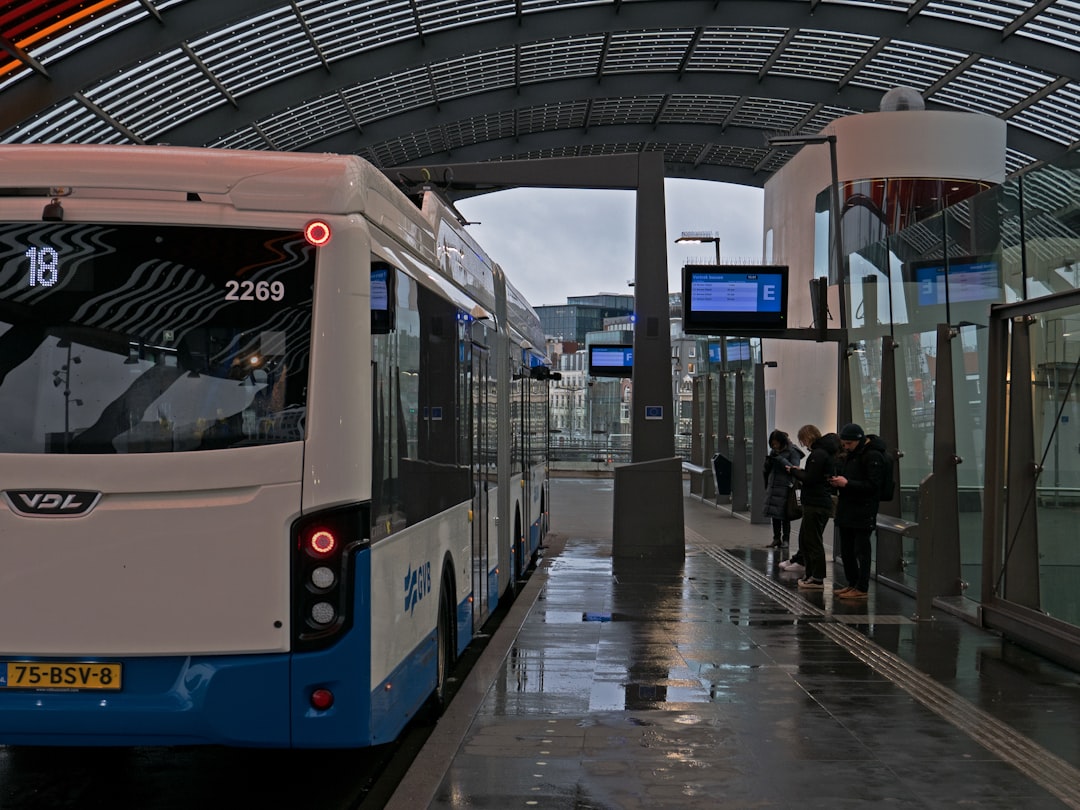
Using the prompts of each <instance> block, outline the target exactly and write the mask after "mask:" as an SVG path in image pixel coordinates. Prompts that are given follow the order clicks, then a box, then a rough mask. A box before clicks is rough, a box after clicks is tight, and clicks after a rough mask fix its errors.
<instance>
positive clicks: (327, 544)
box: [308, 529, 337, 557]
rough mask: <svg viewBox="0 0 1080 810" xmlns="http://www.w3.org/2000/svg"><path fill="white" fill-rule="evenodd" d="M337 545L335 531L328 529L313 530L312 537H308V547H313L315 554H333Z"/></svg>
mask: <svg viewBox="0 0 1080 810" xmlns="http://www.w3.org/2000/svg"><path fill="white" fill-rule="evenodd" d="M336 547H337V539H336V538H335V537H334V535H333V533H332V532H330V531H327V530H326V529H318V530H316V531H314V532H312V534H311V537H309V538H308V548H310V549H311V551H312V553H313V554H318V555H319V556H323V557H325V556H326V555H327V554H332V553H333V552H334V549H335V548H336Z"/></svg>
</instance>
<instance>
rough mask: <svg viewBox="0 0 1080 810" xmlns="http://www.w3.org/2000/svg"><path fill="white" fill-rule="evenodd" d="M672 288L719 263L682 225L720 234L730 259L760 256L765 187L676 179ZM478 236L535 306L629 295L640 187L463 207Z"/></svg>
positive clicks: (670, 218)
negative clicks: (685, 272) (685, 274)
mask: <svg viewBox="0 0 1080 810" xmlns="http://www.w3.org/2000/svg"><path fill="white" fill-rule="evenodd" d="M664 196H665V200H664V204H665V208H666V212H667V235H668V239H667V243H668V244H667V255H668V289H669V290H670V291H672V292H675V291H678V290H679V289H680V288H681V286H682V282H681V275H680V273H681V271H682V266H683V264H686V263H692V264H708V263H711V262H713V261H714V260H715V247H714V246H713V245H712V244H711V243H708V244H702V245H677V244H675V240H676V239H677V238H678V237H679V236H680V235H681V233H682V232H683V231H706V232H710V233H713V234H719V236H720V257H721V261H732V262H738V263H743V264H745V263H751V262H760V261H761V253H762V219H763V203H762V200H763V196H764V192H763V191H762V190H761V189H760V188H751V187H748V186H738V185H732V184H729V183H715V182H710V181H707V180H687V179H668V180H666V181H665V188H664ZM455 205H456V206H457V209H458V210H459V211H460V212H461V213H462V214H463V215H465V217H467V218H468V220H469V221H470V222H471V223H474V224H471V225H469V226H468V231H469V233H470V234H471V235H472V236H473V238H474V239H476V241H477V242H479V243H480V245H481V247H483V249H484V250H485V252H487V254H488V255H489V256H491V258H492V259H494V260H495V261H496V262H498V263H499V265H500V266H501V267H502V268H503V271H504V272H505V273H506V275H507V277H508V278H509V279H510V281H511V283H512V284H513V285H514V286H515V287H517V289H518V290H519V291H520V292H521V294H522V295H524V296H525V298H526V300H528V302H529V303H530V304H532V305H533V306H539V305H544V304H563V303H566V299H567V298H568V297H571V296H578V295H594V294H596V293H601V292H608V293H620V294H629V293H631V292H633V291H632V289H631V288H630V287H629V286H628V285H627V281H628V280H630V279H632V278H633V277H634V192H632V191H611V190H596V189H548V188H528V189H526V188H517V189H508V190H506V191H497V192H494V193H492V194H484V195H481V196H478V197H470V198H468V199H464V200H460V201H458V202H457V203H455Z"/></svg>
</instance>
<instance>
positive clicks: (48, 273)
mask: <svg viewBox="0 0 1080 810" xmlns="http://www.w3.org/2000/svg"><path fill="white" fill-rule="evenodd" d="M26 257H27V258H28V259H29V260H30V286H31V287H51V286H53V285H54V284H55V283H56V282H57V280H58V279H59V278H60V254H59V253H57V252H56V248H51V247H41V248H39V247H32V248H30V249H29V250H27V251H26Z"/></svg>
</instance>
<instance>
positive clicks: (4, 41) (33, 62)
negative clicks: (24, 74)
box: [0, 37, 49, 79]
mask: <svg viewBox="0 0 1080 810" xmlns="http://www.w3.org/2000/svg"><path fill="white" fill-rule="evenodd" d="M0 49H3V50H5V51H7V52H8V53H9V54H11V55H12V56H13V57H14V58H15V59H16V60H18V61H19V62H22V63H23V64H24V65H26V66H27V67H28V68H30V69H31V70H32V71H34V72H35V73H37V74H38V75H39V76H43V77H45V78H46V79H47V78H49V71H47V70H46V69H45V66H44V65H43V64H41V62H39V61H38V60H37V59H35V58H34V57H32V56H31V55H30V54H28V53H27V52H26V51H24V50H23V49H22V48H20V47H19V46H18V45H16V44H15V43H14V42H12V41H11V40H10V39H8V38H7V37H0Z"/></svg>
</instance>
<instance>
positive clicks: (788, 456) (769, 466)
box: [762, 430, 803, 548]
mask: <svg viewBox="0 0 1080 810" xmlns="http://www.w3.org/2000/svg"><path fill="white" fill-rule="evenodd" d="M802 457H803V451H802V450H800V449H799V448H798V447H796V446H795V445H793V444H792V443H791V438H790V437H789V436H788V435H787V434H786V433H785V432H784V431H782V430H774V431H773V432H772V433H770V434H769V455H768V456H767V457H766V459H765V467H764V469H763V470H762V473H763V474H764V478H765V508H764V510H763V512H764V514H765V517H767V518H772V527H773V529H772V530H773V539H772V542H771V543H770V544H769V548H782V547H784V546H786V545H787V544H788V541H789V539H790V538H791V521H790V520H788V517H787V498H788V490H789V489H791V488H792V487H794V486H795V479H794V478H792V476H791V475H790V474H789V473H788V472H787V467H789V466H790V467H798V466H799V462H800V461H801V460H802Z"/></svg>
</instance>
